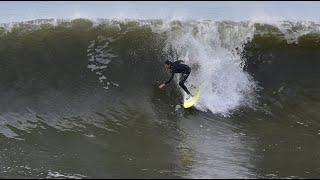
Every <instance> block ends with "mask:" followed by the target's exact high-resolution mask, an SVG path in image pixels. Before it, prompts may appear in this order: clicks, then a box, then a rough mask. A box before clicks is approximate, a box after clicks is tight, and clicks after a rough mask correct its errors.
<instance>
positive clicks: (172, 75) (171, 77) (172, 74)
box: [164, 73, 174, 85]
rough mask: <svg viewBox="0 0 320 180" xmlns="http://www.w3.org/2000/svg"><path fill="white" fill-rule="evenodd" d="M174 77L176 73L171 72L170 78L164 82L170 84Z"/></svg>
mask: <svg viewBox="0 0 320 180" xmlns="http://www.w3.org/2000/svg"><path fill="white" fill-rule="evenodd" d="M173 77H174V73H171V76H170V78H169V80H168V81H167V82H165V83H164V84H165V85H168V84H169V83H170V82H171V80H172V79H173Z"/></svg>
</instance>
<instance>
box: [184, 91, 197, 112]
mask: <svg viewBox="0 0 320 180" xmlns="http://www.w3.org/2000/svg"><path fill="white" fill-rule="evenodd" d="M199 99H200V87H197V88H196V89H195V93H194V96H193V97H192V98H190V99H188V100H184V102H183V107H184V108H190V107H192V106H193V105H194V104H196V103H197V102H198V101H199Z"/></svg>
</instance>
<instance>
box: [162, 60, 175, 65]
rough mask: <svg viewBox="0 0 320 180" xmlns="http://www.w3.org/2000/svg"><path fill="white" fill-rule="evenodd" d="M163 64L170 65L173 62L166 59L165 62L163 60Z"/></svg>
mask: <svg viewBox="0 0 320 180" xmlns="http://www.w3.org/2000/svg"><path fill="white" fill-rule="evenodd" d="M164 64H167V65H172V64H173V62H171V61H169V60H166V62H164Z"/></svg>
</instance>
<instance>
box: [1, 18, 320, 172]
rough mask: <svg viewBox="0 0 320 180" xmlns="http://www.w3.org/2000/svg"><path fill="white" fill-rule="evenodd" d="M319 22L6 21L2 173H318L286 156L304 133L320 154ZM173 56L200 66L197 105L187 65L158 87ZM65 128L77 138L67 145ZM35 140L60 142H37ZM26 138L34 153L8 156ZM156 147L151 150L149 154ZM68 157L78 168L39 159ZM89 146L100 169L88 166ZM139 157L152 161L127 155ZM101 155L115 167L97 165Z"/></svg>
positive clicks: (194, 77) (195, 76) (195, 75)
mask: <svg viewBox="0 0 320 180" xmlns="http://www.w3.org/2000/svg"><path fill="white" fill-rule="evenodd" d="M319 33H320V25H319V24H317V23H315V22H304V21H298V22H291V21H282V22H273V23H271V22H270V23H262V22H249V21H248V22H246V21H244V22H232V21H193V20H192V21H179V20H121V21H120V20H119V21H118V20H109V19H98V20H95V21H92V20H88V19H75V20H71V21H70V20H57V19H39V20H34V21H27V22H19V23H7V24H2V25H1V27H0V77H1V78H0V93H1V94H2V98H1V99H0V109H1V114H0V119H1V121H0V137H1V138H2V137H4V138H3V139H4V141H3V142H0V143H3V146H6V147H8V149H9V150H8V151H7V150H6V149H0V151H1V154H4V155H3V156H2V157H1V158H2V159H1V160H2V161H1V162H4V165H3V167H5V168H7V167H10V168H13V169H15V170H12V171H8V172H7V170H6V172H3V173H2V174H1V176H3V177H16V174H19V173H20V169H21V168H25V167H27V168H25V170H23V172H24V173H25V174H19V176H21V177H43V174H41V173H43V172H44V171H45V172H47V176H44V177H60V176H61V177H63V176H67V177H69V176H70V177H89V178H90V177H98V178H101V177H146V176H147V177H155V178H159V177H160V178H163V177H201V176H203V177H222V178H224V177H231V178H233V177H244V178H248V177H249V178H250V177H291V175H292V176H293V175H295V176H296V177H309V176H311V177H313V175H315V174H317V172H316V171H317V170H316V167H313V166H312V163H311V164H309V163H306V164H308V166H307V167H306V168H307V170H306V171H308V172H310V173H309V174H306V173H305V172H302V171H300V170H299V169H294V168H295V167H298V165H297V166H294V167H291V166H288V165H287V164H283V163H284V162H287V161H285V160H283V159H281V158H279V157H278V156H277V155H279V154H278V153H280V155H279V156H280V157H285V158H286V160H287V159H292V158H290V157H287V155H288V156H289V155H292V156H293V157H298V156H300V154H295V153H296V152H293V151H291V148H292V147H293V146H296V145H297V143H296V139H299V143H300V142H301V144H298V145H299V147H301V146H302V147H303V148H304V147H305V148H310V149H308V150H310V152H311V154H313V155H315V156H316V155H317V153H318V152H316V149H317V148H314V146H313V145H314V144H308V142H312V141H308V140H309V139H303V138H304V135H305V134H308V136H306V138H309V135H310V136H312V137H313V138H314V139H316V138H317V137H318V133H319V132H318V129H316V128H314V127H315V126H316V125H318V124H319V122H318V121H317V120H318V119H319V113H318V109H319V100H320V94H319V92H320V91H319V89H320V74H319V69H320V61H319V58H320V51H319V50H320V45H319V42H320V34H319ZM166 60H171V61H175V60H184V61H185V63H186V64H188V65H190V66H191V68H192V72H191V75H190V76H189V78H188V80H187V82H186V85H187V86H188V87H190V89H192V87H193V86H200V87H201V92H202V96H201V99H200V101H199V103H198V104H197V105H196V106H195V109H191V110H188V111H185V110H184V109H182V108H181V106H180V104H181V100H182V98H183V97H184V96H185V94H184V92H183V91H182V90H181V88H180V87H179V86H178V77H179V76H176V77H175V79H174V81H173V83H172V84H171V85H170V86H169V87H168V88H166V89H165V90H160V89H159V88H158V85H159V82H160V81H165V80H167V79H168V78H169V73H168V72H167V71H166V70H165V69H164V62H165V61H166ZM306 117H307V118H306ZM230 119H231V120H234V121H230ZM239 119H240V120H242V121H238V120H239ZM180 120H183V121H180ZM212 122H214V123H212ZM244 122H245V123H244ZM279 124H280V125H279ZM297 126H299V127H300V126H303V128H305V129H299V131H298V134H297V131H295V130H296V129H295V130H292V129H290V128H291V127H297ZM266 127H268V128H266ZM297 128H298V127H297ZM41 133H42V134H43V137H44V139H46V140H43V139H41V138H42V136H41V135H40V136H39V134H41ZM290 133H292V134H293V135H292V139H290V137H291V136H290V137H287V134H290ZM299 133H300V134H299ZM194 134H196V135H198V136H194ZM273 134H274V135H273ZM314 134H316V135H314ZM82 135H83V136H82ZM249 135H250V138H248V137H249ZM300 135H301V136H300ZM52 136H55V138H52ZM244 136H246V137H245V138H243V137H244ZM274 136H277V137H274ZM66 137H68V138H69V139H68V140H70V141H68V143H70V144H71V145H70V146H62V145H61V144H60V142H65V141H67V140H66ZM79 137H81V138H82V139H81V141H79V139H78V138H79ZM278 137H280V138H282V139H281V141H280V145H281V146H283V148H284V149H286V150H288V151H289V152H290V153H291V154H288V153H287V151H277V152H276V153H274V154H277V155H274V154H272V153H268V148H269V150H270V148H274V149H272V150H277V149H276V148H277V147H278V146H276V145H278V144H277V143H279V142H278V141H277V142H275V141H274V139H278ZM286 138H287V139H286ZM11 139H14V141H11ZM141 139H143V140H141ZM204 139H205V143H203V142H204V141H203V140H204ZM226 139H227V141H226ZM56 140H58V141H56ZM300 140H301V141H300ZM34 141H37V142H40V145H39V146H41V147H42V148H45V149H46V148H47V149H53V150H52V151H42V150H41V151H40V150H38V149H36V150H34V151H33V149H32V148H33V145H32V144H33V143H34ZM47 141H48V142H50V143H47ZM25 142H26V143H25ZM30 143H31V144H30ZM68 143H66V144H68ZM281 143H282V144H281ZM286 143H287V144H286ZM303 143H304V144H303ZM52 144H53V145H52ZM88 144H89V145H88ZM273 144H276V145H275V146H273ZM73 145H74V146H73ZM91 145H92V146H94V147H95V148H97V149H99V148H100V149H99V152H98V150H92V149H91V150H90V147H91ZM168 145H169V146H168ZM309 145H310V147H309ZM17 146H19V147H22V149H25V150H27V151H28V152H30V157H25V156H24V154H23V153H20V152H17V153H18V155H17V156H14V157H16V158H17V159H16V160H17V161H18V162H21V161H22V160H21V159H25V162H28V163H27V164H28V166H20V165H19V166H18V165H17V164H15V163H14V162H13V161H12V160H11V159H10V158H7V157H12V156H10V155H11V154H10V151H11V150H15V149H16V147H17ZM262 146H263V147H264V149H262V148H260V147H262ZM76 147H81V148H76ZM248 147H249V148H248ZM75 148H76V149H75ZM153 148H157V150H154V149H153ZM40 149H41V148H40ZM128 149H130V151H129V150H128ZM29 150H30V151H29ZM100 150H101V152H103V153H101V154H99V153H100ZM158 150H159V151H158ZM262 150H263V151H262ZM265 150H266V151H265ZM300 150H301V149H300ZM91 151H92V152H91ZM145 151H146V152H147V154H148V155H141V152H145ZM57 152H65V153H66V154H65V155H66V156H57V155H56V153H57ZM87 152H91V153H92V154H95V155H97V156H92V154H90V155H88V154H87ZM125 152H126V153H125ZM163 152H165V153H163ZM168 152H169V153H168ZM299 152H300V151H299ZM307 152H308V153H307V154H305V156H308V155H309V154H310V153H309V151H307ZM19 153H20V154H19ZM38 153H40V154H41V155H42V156H41V157H40V158H42V159H41V160H38V159H37V158H38ZM121 153H122V154H121ZM139 153H140V154H139ZM281 153H282V154H281ZM77 155H79V156H77ZM80 155H81V156H80ZM220 155H221V156H220ZM55 157H57V158H61V159H55ZM66 157H69V158H70V159H68V160H69V161H70V162H71V163H72V162H73V163H74V167H75V168H74V169H71V170H70V169H68V168H69V167H68V168H62V169H59V168H58V167H60V164H59V163H57V164H58V165H57V167H54V166H53V165H52V166H51V165H50V166H43V168H44V169H37V168H38V166H37V162H38V161H41V162H47V161H50V162H53V164H55V163H54V162H60V161H59V160H61V162H64V161H65V159H64V158H66ZM79 157H81V158H84V159H81V163H82V160H83V162H86V163H87V162H88V164H89V165H90V163H91V164H93V166H92V168H93V169H91V170H92V172H96V171H97V172H98V174H96V173H91V171H90V172H86V171H85V170H84V171H79V169H81V167H80V166H78V165H79V163H78V162H79V161H77V160H79V159H77V158H79ZM86 157H92V159H90V158H89V159H85V158H86ZM101 157H103V158H101ZM263 157H270V158H271V159H273V160H274V159H276V160H277V159H279V162H277V163H276V164H279V165H278V166H275V167H274V166H273V165H272V166H268V164H270V163H269V162H268V160H265V159H263ZM26 158H27V159H26ZM28 158H30V159H28ZM119 159H121V160H119ZM261 159H262V160H261ZM33 160H34V161H33ZM135 160H139V161H140V162H141V163H140V164H139V163H136V164H139V165H137V166H134V167H131V165H130V166H126V165H128V164H129V163H131V162H133V161H135ZM260 160H261V161H260ZM304 160H305V159H302V160H301V161H304ZM29 162H31V163H29ZM33 162H35V163H34V164H33ZM109 162H111V163H109ZM154 162H157V163H154ZM297 162H298V161H297ZM299 162H300V161H299ZM81 163H80V164H81ZM96 163H98V165H96ZM172 163H173V164H172ZM292 163H293V164H294V163H296V162H295V161H294V162H292ZM316 163H317V162H314V164H316ZM22 164H25V163H22ZM101 164H103V165H104V166H105V167H107V168H108V170H109V171H108V172H106V171H105V168H102V169H100V170H97V169H96V168H95V166H94V165H96V166H99V167H101V166H100V165H101ZM271 164H272V163H271ZM140 165H141V166H140ZM144 165H145V166H146V167H144ZM15 166H16V168H14V167H15ZM142 166H143V167H142ZM217 166H219V167H218V168H217V169H216V170H215V171H211V170H212V169H213V168H216V167H217ZM115 167H121V168H120V169H117V168H115ZM168 167H169V168H168ZM228 167H229V168H230V167H231V168H232V171H230V169H228ZM285 167H290V168H293V170H291V169H290V170H289V171H287V170H286V169H285ZM19 168H20V169H19ZM131 168H136V169H138V168H140V169H142V170H141V171H140V170H134V171H133V170H132V169H131ZM277 168H278V169H277ZM282 168H284V169H282ZM279 169H280V170H279ZM314 169H315V170H314ZM48 172H49V173H48ZM123 172H127V173H128V174H126V175H122V174H123ZM230 172H232V173H233V174H230ZM279 172H280V173H279ZM286 172H291V173H286ZM99 173H100V174H99Z"/></svg>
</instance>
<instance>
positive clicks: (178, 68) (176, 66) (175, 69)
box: [165, 60, 191, 95]
mask: <svg viewBox="0 0 320 180" xmlns="http://www.w3.org/2000/svg"><path fill="white" fill-rule="evenodd" d="M181 62H183V61H181V60H179V61H175V62H173V63H172V65H171V76H170V78H169V80H168V81H167V82H165V84H166V85H167V84H169V83H170V82H171V80H172V79H173V77H174V74H175V73H181V76H180V81H179V85H180V87H181V88H182V89H183V90H184V91H185V92H186V93H187V94H189V95H191V93H190V92H189V91H188V89H187V87H186V86H185V85H184V82H185V81H186V80H187V78H188V76H189V75H190V72H191V68H190V67H189V66H187V65H185V64H181Z"/></svg>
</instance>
